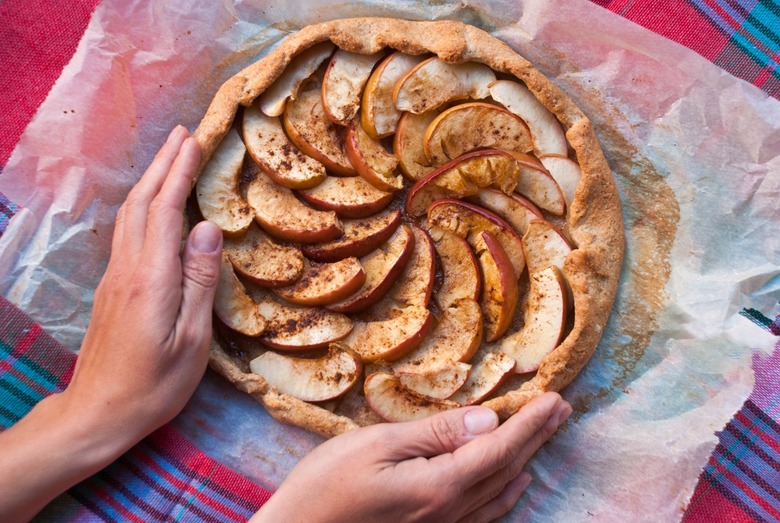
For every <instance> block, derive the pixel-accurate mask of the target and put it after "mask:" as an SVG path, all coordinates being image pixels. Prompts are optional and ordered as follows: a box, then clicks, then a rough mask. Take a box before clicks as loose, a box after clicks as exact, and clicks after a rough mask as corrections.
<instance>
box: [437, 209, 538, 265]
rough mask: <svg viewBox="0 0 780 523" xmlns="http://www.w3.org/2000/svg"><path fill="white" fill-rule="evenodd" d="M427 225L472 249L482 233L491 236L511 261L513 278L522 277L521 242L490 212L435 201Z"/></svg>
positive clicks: (522, 256)
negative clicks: (446, 231)
mask: <svg viewBox="0 0 780 523" xmlns="http://www.w3.org/2000/svg"><path fill="white" fill-rule="evenodd" d="M428 222H429V223H430V224H431V225H435V226H438V227H441V228H442V229H446V230H448V231H450V232H452V233H455V234H457V235H458V236H460V237H461V238H466V241H468V242H469V244H470V245H471V246H472V247H474V246H475V245H476V242H477V241H478V240H477V238H478V237H479V236H480V235H481V234H482V232H483V231H488V232H490V233H491V234H492V235H494V236H495V237H496V239H497V240H498V242H499V243H500V244H501V247H503V248H504V251H506V254H507V255H508V256H509V259H510V260H511V261H512V267H514V270H515V277H516V278H517V279H519V278H520V275H521V274H523V269H525V256H524V255H523V242H522V240H521V239H520V237H519V236H518V235H517V233H515V231H514V229H512V226H511V225H509V224H508V223H507V222H505V221H504V220H502V219H501V218H499V217H498V216H496V215H495V214H493V213H492V212H490V211H488V210H486V209H483V208H482V207H479V206H477V205H474V204H471V203H466V202H462V201H460V200H449V199H445V200H437V201H435V202H433V203H432V204H431V206H430V207H428Z"/></svg>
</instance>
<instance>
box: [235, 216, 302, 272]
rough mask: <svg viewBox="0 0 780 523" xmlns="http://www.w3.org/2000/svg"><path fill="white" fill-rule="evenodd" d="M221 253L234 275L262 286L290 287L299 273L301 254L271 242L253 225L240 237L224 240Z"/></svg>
mask: <svg viewBox="0 0 780 523" xmlns="http://www.w3.org/2000/svg"><path fill="white" fill-rule="evenodd" d="M224 250H225V252H226V253H227V255H228V257H229V258H230V262H231V263H232V264H233V268H234V269H235V270H236V272H238V273H239V274H241V276H244V277H245V278H248V279H250V280H252V281H253V282H255V283H257V284H258V285H262V286H263V287H281V286H284V285H290V284H291V283H293V282H295V281H297V280H298V279H299V278H300V277H301V275H302V274H303V255H302V254H301V251H300V250H299V249H297V248H296V247H293V246H290V245H281V244H279V243H277V242H275V241H274V240H273V239H272V238H271V237H270V236H268V235H267V234H265V233H264V232H263V231H262V230H261V229H260V227H258V226H257V225H256V224H253V225H250V226H249V229H247V231H246V233H245V234H244V235H243V236H241V237H240V238H225V243H224Z"/></svg>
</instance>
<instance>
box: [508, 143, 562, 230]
mask: <svg viewBox="0 0 780 523" xmlns="http://www.w3.org/2000/svg"><path fill="white" fill-rule="evenodd" d="M512 154H513V155H514V156H515V158H517V159H518V160H520V159H522V160H524V161H525V162H526V163H525V165H528V166H533V167H532V168H531V169H526V170H524V171H523V173H522V174H521V175H520V179H519V180H518V181H517V185H516V186H515V192H518V193H520V194H522V195H523V196H525V197H526V198H528V199H529V200H531V201H532V202H533V203H534V204H535V205H537V206H538V207H539V208H540V209H544V210H545V211H548V212H550V213H552V214H554V215H556V216H563V214H564V213H565V212H566V198H565V197H564V196H563V191H561V188H560V187H559V186H558V183H557V182H556V181H555V179H554V178H553V177H552V176H551V175H550V173H549V172H547V169H545V168H544V166H543V165H542V163H541V162H539V161H538V160H536V159H535V158H534V157H533V156H530V155H527V154H522V153H512Z"/></svg>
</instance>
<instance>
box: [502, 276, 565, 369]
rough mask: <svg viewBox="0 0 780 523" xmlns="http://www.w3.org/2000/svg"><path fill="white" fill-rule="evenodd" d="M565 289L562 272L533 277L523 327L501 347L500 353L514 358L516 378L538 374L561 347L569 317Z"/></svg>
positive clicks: (503, 342) (504, 340)
mask: <svg viewBox="0 0 780 523" xmlns="http://www.w3.org/2000/svg"><path fill="white" fill-rule="evenodd" d="M565 287H566V283H565V281H564V279H563V276H562V275H561V272H560V271H559V270H558V269H557V268H556V267H554V266H551V267H547V268H546V269H544V270H542V271H540V272H535V273H531V290H530V291H529V295H528V301H526V303H525V304H524V308H523V318H524V324H523V327H522V328H521V329H520V330H519V331H517V332H516V333H514V334H511V335H508V336H506V337H505V338H504V339H503V340H501V344H500V350H501V352H504V353H505V354H507V355H508V356H510V357H512V358H514V360H515V362H516V366H515V372H516V373H517V374H524V373H526V372H533V371H535V370H537V369H538V368H539V365H541V363H542V360H543V359H544V357H545V356H547V355H548V354H549V353H551V352H552V351H553V350H555V348H556V347H557V346H558V344H559V343H560V341H561V337H562V336H563V332H564V327H565V325H566V316H567V313H568V311H567V305H566V304H567V297H566V289H565Z"/></svg>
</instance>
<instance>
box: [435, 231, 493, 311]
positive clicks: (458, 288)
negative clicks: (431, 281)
mask: <svg viewBox="0 0 780 523" xmlns="http://www.w3.org/2000/svg"><path fill="white" fill-rule="evenodd" d="M428 232H429V233H430V235H431V239H432V240H433V245H434V249H436V254H438V255H439V262H440V264H441V274H442V282H441V286H440V287H439V290H438V292H437V293H436V294H435V295H434V298H433V299H434V300H435V301H436V304H437V305H438V306H439V308H440V309H442V310H445V309H447V308H449V307H450V306H451V305H452V304H454V303H455V302H457V301H459V300H462V299H469V300H474V301H476V300H478V299H479V296H480V293H481V292H482V276H481V275H480V271H479V265H478V262H477V258H476V256H475V255H474V250H473V249H472V248H471V247H469V244H468V242H467V241H466V240H464V239H463V238H461V237H460V236H457V235H455V234H453V233H451V232H449V231H446V230H444V229H442V228H440V227H434V226H430V225H428Z"/></svg>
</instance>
